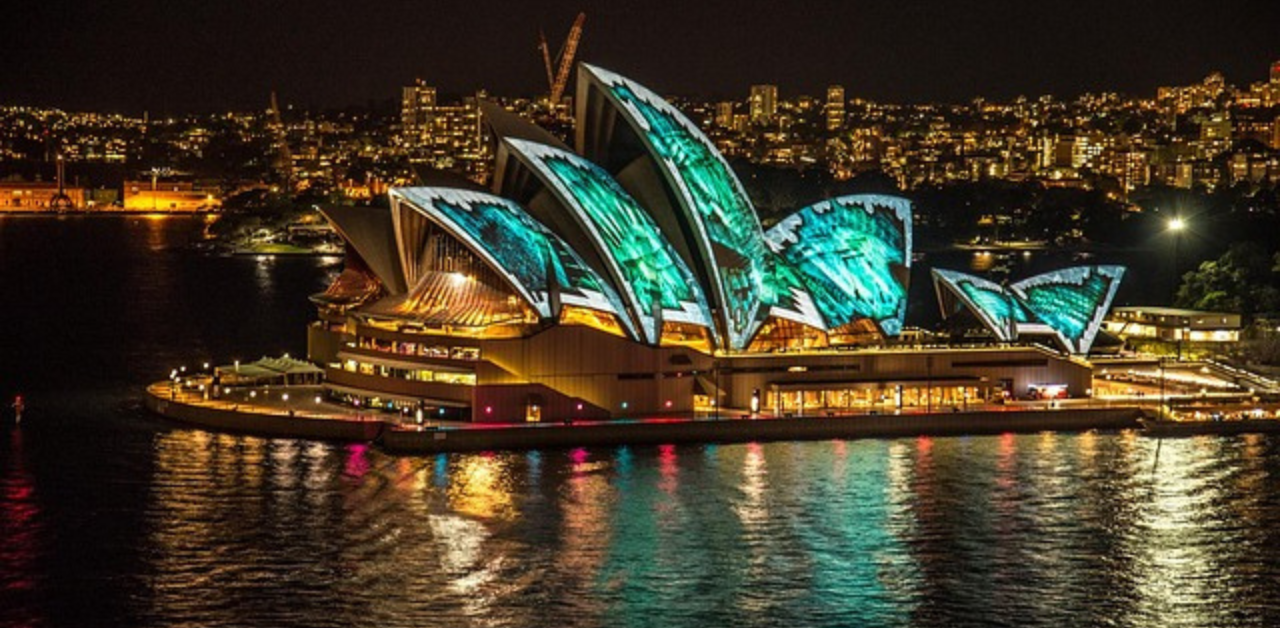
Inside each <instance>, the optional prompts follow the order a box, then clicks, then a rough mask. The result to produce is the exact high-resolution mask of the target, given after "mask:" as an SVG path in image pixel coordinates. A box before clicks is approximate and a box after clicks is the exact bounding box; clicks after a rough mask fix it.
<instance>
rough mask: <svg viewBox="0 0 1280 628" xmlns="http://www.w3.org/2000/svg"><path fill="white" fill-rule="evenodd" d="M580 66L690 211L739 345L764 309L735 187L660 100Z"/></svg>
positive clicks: (761, 252) (698, 137)
mask: <svg viewBox="0 0 1280 628" xmlns="http://www.w3.org/2000/svg"><path fill="white" fill-rule="evenodd" d="M584 67H586V68H587V69H588V71H589V72H591V73H592V74H594V75H595V76H596V77H597V78H598V79H599V80H600V81H601V83H602V84H603V85H604V86H605V87H606V89H607V90H608V92H609V94H610V95H611V96H612V97H613V98H614V99H615V100H616V101H617V102H618V103H619V104H620V105H621V107H620V110H621V111H622V112H624V113H625V114H626V117H627V118H628V119H629V122H630V123H631V125H632V127H633V128H634V129H635V130H636V131H637V134H638V135H640V137H641V139H642V140H643V141H644V142H645V144H646V146H647V148H648V149H649V152H650V154H651V155H652V156H653V157H654V158H655V160H656V162H657V163H658V164H659V165H660V166H661V167H662V168H663V170H664V171H665V174H666V176H667V178H668V180H669V181H670V182H671V184H672V186H673V187H674V188H675V189H676V192H677V194H678V195H679V196H680V200H681V204H682V205H683V206H684V209H685V210H686V211H687V212H689V214H691V216H690V217H691V218H692V219H693V220H694V223H695V226H696V227H697V229H698V231H700V232H701V234H702V240H703V242H700V243H698V245H699V246H702V247H704V248H703V250H702V251H701V255H702V256H703V257H704V259H705V261H706V263H707V265H708V267H709V268H711V269H712V272H713V273H714V274H715V276H716V277H717V280H718V282H719V284H720V285H719V286H717V287H716V288H717V289H718V290H719V293H720V301H721V302H722V303H723V307H724V311H725V323H726V327H727V331H728V335H729V345H730V347H731V348H733V349H742V348H744V347H746V345H747V343H748V342H749V341H750V340H751V335H752V333H754V331H755V329H756V328H757V327H758V326H759V324H760V322H761V319H762V316H761V310H762V306H763V305H765V304H764V302H763V299H762V296H763V282H764V279H765V277H764V276H765V272H766V268H765V264H766V260H765V253H766V248H765V245H764V238H763V232H762V230H761V228H760V221H759V219H758V218H757V217H756V213H755V210H754V208H753V207H752V206H751V202H750V201H749V200H748V199H747V195H746V192H745V191H743V189H742V184H741V183H740V182H739V181H738V179H737V177H736V176H735V175H734V174H733V171H732V170H730V168H729V164H728V163H726V162H725V161H724V158H723V157H721V156H720V153H719V152H718V151H716V149H715V147H714V146H713V145H712V144H711V142H710V140H708V139H707V138H706V136H704V135H703V134H702V132H701V131H699V130H698V129H697V127H695V126H694V125H693V124H692V123H690V122H689V121H688V120H687V119H685V117H684V115H683V114H681V113H680V112H679V111H677V110H676V109H675V108H674V107H672V106H671V105H670V104H668V103H667V102H666V101H665V100H663V99H662V97H660V96H658V95H657V94H654V93H653V92H651V91H649V90H648V89H647V88H645V87H643V86H641V85H638V84H636V83H633V82H632V81H630V80H628V79H626V78H623V77H621V76H618V75H617V74H613V73H612V72H608V71H606V70H601V69H600V68H594V67H590V66H584ZM706 247H709V250H707V248H706Z"/></svg>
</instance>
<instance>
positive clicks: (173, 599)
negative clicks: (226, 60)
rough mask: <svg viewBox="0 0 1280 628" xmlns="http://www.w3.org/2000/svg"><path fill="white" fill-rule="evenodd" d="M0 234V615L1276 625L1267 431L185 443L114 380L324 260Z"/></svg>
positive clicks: (208, 335) (130, 382)
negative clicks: (604, 444) (432, 447)
mask: <svg viewBox="0 0 1280 628" xmlns="http://www.w3.org/2000/svg"><path fill="white" fill-rule="evenodd" d="M6 220H9V219H0V287H2V288H3V289H4V292H5V293H6V294H11V293H13V292H15V291H16V292H19V293H21V292H26V293H27V294H28V295H29V296H28V298H27V299H26V300H25V301H21V302H19V303H24V305H13V304H12V303H11V306H10V307H8V308H5V309H4V311H3V313H0V329H4V330H6V331H5V332H4V335H3V336H0V342H2V343H3V344H0V348H2V349H3V353H0V392H4V393H5V394H6V398H9V396H10V395H11V394H12V393H13V391H15V390H17V389H21V390H23V391H24V392H26V393H27V395H28V397H29V403H30V404H31V406H32V409H31V411H30V413H29V418H28V420H27V421H26V422H25V423H24V425H23V426H22V427H21V428H20V429H16V430H15V429H12V428H11V427H9V426H5V427H4V428H2V429H0V626H6V627H7V626H377V627H383V626H691V627H699V628H705V627H711V626H729V625H734V626H779V627H782V626H786V627H791V626H993V625H1008V626H1153V627H1155V626H1160V627H1163V626H1259V627H1262V626H1276V625H1280V603H1278V602H1277V595H1278V594H1280V538H1277V537H1280V486H1278V483H1277V478H1280V442H1277V440H1276V439H1274V438H1270V437H1264V436H1246V437H1235V438H1207V437H1206V438H1195V439H1184V440H1168V441H1165V442H1163V443H1158V442H1156V441H1153V440H1149V439H1145V438H1142V437H1140V436H1137V435H1136V434H1132V433H1122V434H1080V435H1065V434H1049V433H1046V434H1039V435H1029V436H1013V435H1005V436H998V437H982V438H945V439H943V438H939V439H929V438H920V439H905V440H891V441H879V440H878V441H849V442H845V441H821V442H808V443H770V444H747V445H732V446H714V445H707V446H701V447H695V446H680V447H675V446H667V447H637V448H616V449H580V450H568V451H563V450H556V451H540V452H521V453H493V454H468V455H452V456H436V457H429V458H397V457H392V456H387V455H384V454H382V453H380V452H378V451H376V450H373V449H370V448H368V447H365V446H361V445H333V444H320V443H313V442H306V441H296V440H281V439H276V440H269V439H259V438H252V437H242V436H228V435H218V434H209V433H206V432H201V431H197V430H189V429H184V428H181V427H178V426H175V425H172V424H168V423H165V422H162V421H159V420H156V419H155V418H153V417H150V416H148V415H146V414H145V413H143V412H142V411H140V410H139V409H138V407H137V388H136V386H137V385H139V384H141V383H143V382H145V381H146V380H147V379H149V378H151V377H153V376H155V373H161V375H160V376H163V372H166V369H167V368H171V366H170V364H171V363H173V362H174V361H175V360H181V359H185V358H189V357H191V356H193V355H197V354H200V353H201V352H205V353H209V354H212V355H214V356H215V357H218V358H224V359H229V356H231V355H232V354H233V353H234V354H238V355H240V356H253V355H254V354H255V353H262V352H270V351H278V350H280V349H281V348H283V349H289V350H295V351H296V350H300V349H301V347H300V346H299V345H300V344H301V338H302V331H301V326H302V325H303V324H304V323H305V321H306V317H307V316H308V313H307V311H306V310H307V307H306V305H305V303H303V304H302V305H298V306H294V305H284V303H290V304H291V303H292V302H293V301H294V300H301V301H303V302H305V296H306V294H308V293H309V292H313V291H315V290H317V289H318V286H321V285H323V282H324V279H325V278H326V277H327V276H328V273H331V272H332V268H331V267H329V266H328V265H327V264H326V263H324V262H318V261H316V260H276V261H258V260H254V259H216V258H212V259H211V258H200V257H193V256H189V255H186V254H183V253H181V252H179V251H175V250H173V249H172V248H171V245H172V244H174V243H176V242H180V241H181V240H182V239H184V238H186V237H189V236H190V234H191V233H192V232H193V230H198V228H199V225H198V224H196V223H193V222H191V221H167V222H161V223H158V224H153V223H148V222H139V221H138V220H139V219H127V220H122V219H94V220H88V219H78V220H72V221H62V222H55V221H48V220H46V221H43V222H38V221H34V219H27V220H26V221H25V222H24V221H9V222H7V223H6V222H5V221H6ZM15 233H17V234H18V235H14V234H15ZM149 234H150V237H151V239H150V240H149V239H148V236H149ZM50 238H56V240H55V241H56V242H62V243H66V245H67V246H68V248H67V250H66V251H64V254H63V255H62V257H61V258H60V259H61V261H59V262H57V263H55V264H53V265H52V266H41V265H38V264H36V263H34V261H33V259H34V257H33V256H34V255H36V254H37V253H39V252H47V251H49V250H52V249H56V248H57V247H56V246H53V245H48V244H46V243H47V242H48V239H50ZM148 243H150V244H148ZM80 275H88V276H89V277H90V278H85V277H80ZM137 281H145V282H147V285H145V286H144V285H138V284H137V283H136V282H137ZM68 284H70V287H71V288H73V289H75V290H78V291H79V293H78V294H71V293H57V292H56V291H58V290H67V289H68ZM277 306H279V308H278V309H277ZM66 312H70V313H66ZM12 330H22V333H18V334H15V333H12ZM167 343H172V344H167ZM276 345H281V346H280V347H276Z"/></svg>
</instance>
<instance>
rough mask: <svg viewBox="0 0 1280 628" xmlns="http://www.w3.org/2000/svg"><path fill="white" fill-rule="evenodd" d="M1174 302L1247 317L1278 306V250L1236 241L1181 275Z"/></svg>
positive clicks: (1197, 308) (1279, 281)
mask: <svg viewBox="0 0 1280 628" xmlns="http://www.w3.org/2000/svg"><path fill="white" fill-rule="evenodd" d="M1175 304H1176V305H1178V306H1180V307H1188V308H1192V309H1196V310H1211V311H1222V312H1235V313H1239V314H1242V315H1244V316H1246V317H1251V316H1252V315H1254V314H1259V313H1267V312H1275V311H1278V310H1280V253H1276V254H1274V255H1273V254H1268V253H1267V251H1266V250H1265V249H1263V248H1262V246H1261V245H1259V244H1257V243H1255V242H1237V243H1235V244H1233V245H1231V248H1230V249H1228V250H1227V252H1226V253H1225V254H1223V256H1222V257H1220V258H1218V259H1217V260H1211V261H1207V262H1203V263H1201V264H1200V267H1199V268H1197V269H1196V270H1193V271H1191V272H1189V273H1187V274H1185V275H1183V276H1182V285H1181V286H1180V287H1179V288H1178V295H1177V298H1176V299H1175Z"/></svg>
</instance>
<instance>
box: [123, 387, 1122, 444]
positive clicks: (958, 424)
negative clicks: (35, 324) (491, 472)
mask: <svg viewBox="0 0 1280 628" xmlns="http://www.w3.org/2000/svg"><path fill="white" fill-rule="evenodd" d="M146 393H147V394H146V397H145V400H144V405H145V406H146V407H147V409H148V410H150V411H152V412H154V413H155V414H158V415H160V416H162V417H165V418H168V419H171V420H174V421H177V422H180V423H185V424H187V425H192V426H195V427H199V428H203V429H209V430H213V431H219V432H233V433H243V434H253V435H259V436H271V437H285V438H307V439H316V440H331V441H346V442H373V443H375V444H377V445H378V446H379V447H380V448H382V449H383V450H385V451H387V452H388V453H392V454H408V455H430V454H437V453H451V452H466V451H492V450H528V449H566V448H575V447H602V446H623V445H660V444H673V443H745V442H753V441H757V442H758V441H801V440H826V439H860V438H910V437H918V436H966V435H990V434H1002V433H1006V432H1013V433H1035V432H1043V431H1060V432H1083V431H1088V430H1107V431H1118V430H1126V429H1140V428H1141V427H1142V423H1141V422H1140V421H1139V419H1140V418H1142V417H1143V416H1145V414H1144V411H1143V410H1142V409H1141V408H1138V407H1136V406H1121V407H1110V408H1064V409H1057V410H1017V409H1010V410H999V411H992V410H982V411H971V412H937V413H932V414H903V415H869V414H868V415H852V416H838V417H800V418H755V419H729V418H724V419H710V418H654V419H619V420H614V421H575V422H573V423H511V424H505V423H504V424H474V423H463V422H457V423H451V424H448V425H441V424H439V423H435V422H433V423H435V424H433V425H428V426H422V427H417V426H400V425H396V424H393V423H391V422H387V421H383V420H381V419H364V420H356V419H353V418H350V417H339V416H333V415H330V416H323V415H320V414H318V413H308V412H302V413H299V414H292V413H286V412H285V411H282V410H279V409H271V408H267V407H265V406H248V407H249V408H253V410H245V409H243V406H242V404H236V405H234V406H231V407H225V406H228V405H230V404H228V403H226V402H216V401H215V402H210V401H207V400H204V399H203V398H202V397H197V396H195V395H193V394H191V393H181V394H172V393H171V391H170V389H169V384H168V382H158V383H156V384H153V385H151V386H149V387H148V388H147V391H146Z"/></svg>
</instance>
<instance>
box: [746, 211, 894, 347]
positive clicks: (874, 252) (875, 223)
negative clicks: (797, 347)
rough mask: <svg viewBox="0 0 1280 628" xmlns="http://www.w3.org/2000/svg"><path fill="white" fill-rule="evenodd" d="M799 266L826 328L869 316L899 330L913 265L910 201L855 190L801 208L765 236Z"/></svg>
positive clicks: (884, 326) (890, 331) (890, 329)
mask: <svg viewBox="0 0 1280 628" xmlns="http://www.w3.org/2000/svg"><path fill="white" fill-rule="evenodd" d="M765 240H766V241H767V242H768V244H769V246H770V248H772V249H773V250H774V251H777V252H779V253H780V254H781V255H782V256H783V258H784V259H786V260H787V261H788V262H789V263H790V264H791V265H793V266H794V267H795V268H796V269H797V270H798V273H796V276H797V277H798V278H799V280H800V281H801V282H802V283H803V285H804V286H805V287H806V288H807V289H808V292H809V294H810V295H811V296H812V298H813V301H814V304H815V305H816V307H817V309H818V311H819V312H820V313H821V314H822V318H823V319H824V320H825V321H826V327H827V328H836V327H841V326H843V325H848V324H849V323H853V322H855V321H857V320H859V319H870V320H872V321H875V323H876V324H877V325H878V326H879V327H880V329H881V331H882V332H884V333H885V334H886V335H889V336H895V335H897V334H898V333H899V332H900V331H902V322H903V319H904V318H905V316H906V310H907V284H906V280H907V277H908V274H909V269H910V266H911V205H910V203H909V202H908V201H907V200H906V199H902V198H898V197H891V196H874V195H855V196H844V197H840V198H835V199H831V200H828V201H823V202H821V203H817V204H815V205H810V206H808V207H805V208H803V209H801V210H799V211H797V212H795V213H794V214H791V215H790V216H788V217H787V218H785V219H783V220H782V221H781V222H779V223H778V224H777V225H776V226H774V227H773V228H772V229H770V230H769V231H768V232H767V233H765Z"/></svg>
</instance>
